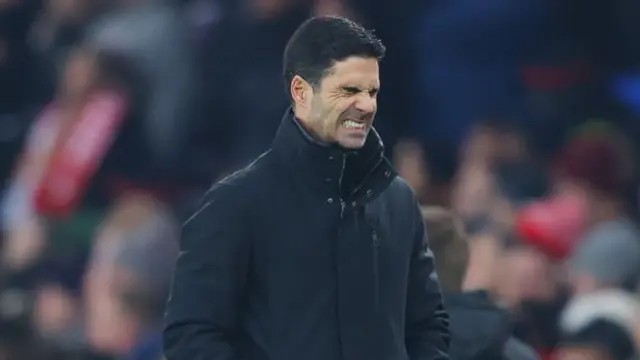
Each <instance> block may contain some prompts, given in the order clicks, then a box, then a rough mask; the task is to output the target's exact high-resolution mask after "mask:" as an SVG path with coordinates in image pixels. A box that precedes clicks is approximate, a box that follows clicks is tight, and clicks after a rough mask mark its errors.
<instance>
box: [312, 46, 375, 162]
mask: <svg viewBox="0 0 640 360" xmlns="http://www.w3.org/2000/svg"><path fill="white" fill-rule="evenodd" d="M379 89H380V76H379V67H378V60H377V59H375V58H362V57H355V56H354V57H349V58H347V59H345V60H343V61H339V62H336V63H335V64H334V65H333V67H332V68H331V69H330V71H328V72H327V75H325V76H324V78H323V79H322V80H321V82H320V86H318V87H317V89H316V90H315V91H313V90H312V91H311V93H312V96H311V98H310V105H309V113H308V118H309V123H310V124H312V125H311V126H312V127H313V128H314V131H315V132H316V135H318V136H320V137H321V139H322V140H324V141H327V142H330V143H338V144H339V145H340V146H342V147H344V148H347V149H359V148H361V147H362V146H363V145H364V143H365V141H366V139H367V135H368V134H369V131H370V130H371V127H372V125H373V120H374V117H375V114H376V110H377V96H378V92H379Z"/></svg>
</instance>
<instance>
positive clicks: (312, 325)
mask: <svg viewBox="0 0 640 360" xmlns="http://www.w3.org/2000/svg"><path fill="white" fill-rule="evenodd" d="M382 152H383V147H382V142H381V141H380V138H379V136H378V135H377V133H375V131H372V133H371V135H370V136H369V137H368V139H367V142H366V144H365V146H364V147H363V149H361V150H360V151H357V152H353V153H346V152H344V151H342V150H340V149H338V148H336V147H333V146H328V145H327V146H325V145H322V144H320V143H318V142H315V141H314V140H312V139H311V137H310V136H309V135H308V134H307V133H306V132H304V131H303V130H302V128H301V127H300V126H299V125H298V123H297V121H296V120H294V117H293V115H292V113H291V112H288V113H287V114H286V115H285V117H284V119H283V121H282V125H281V126H280V129H279V130H278V133H277V135H276V138H275V141H274V143H273V147H272V149H271V150H270V151H268V152H266V153H265V154H264V155H262V156H261V157H259V158H258V159H257V160H256V161H254V162H253V163H252V164H251V165H249V166H248V167H246V168H245V169H243V170H240V171H239V172H237V173H235V174H234V175H231V176H230V177H228V178H226V179H224V180H222V181H221V182H219V183H218V184H216V185H214V186H213V188H212V189H211V190H210V191H209V192H208V193H207V194H206V195H205V198H204V202H203V206H202V208H201V209H200V210H199V211H198V212H197V213H196V214H195V215H193V217H191V219H189V220H188V221H187V223H186V224H185V228H184V234H183V238H182V244H181V255H180V257H179V259H178V262H177V265H176V269H175V274H174V276H175V280H174V283H173V288H172V293H171V296H170V298H169V302H168V309H167V314H166V328H165V332H164V335H165V354H166V357H167V359H168V360H232V359H233V360H239V359H242V360H444V359H448V355H447V352H448V342H449V334H448V318H447V315H446V313H445V312H444V310H443V306H442V299H441V294H440V287H439V283H438V280H437V277H436V275H435V273H434V264H433V257H432V255H431V252H430V251H428V250H427V248H426V244H425V242H424V227H423V224H422V218H421V215H420V212H419V208H418V205H417V203H416V199H415V197H414V195H413V192H412V191H411V189H410V188H409V186H408V185H407V184H406V183H405V182H404V181H403V180H401V179H400V178H399V177H398V176H397V175H396V173H395V172H394V170H393V168H392V167H391V165H390V164H389V162H388V161H387V160H386V159H385V158H384V157H383V155H382Z"/></svg>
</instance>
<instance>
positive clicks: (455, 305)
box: [445, 291, 539, 360]
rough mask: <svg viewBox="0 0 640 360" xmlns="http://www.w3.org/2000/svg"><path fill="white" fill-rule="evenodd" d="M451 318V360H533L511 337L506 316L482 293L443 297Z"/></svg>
mask: <svg viewBox="0 0 640 360" xmlns="http://www.w3.org/2000/svg"><path fill="white" fill-rule="evenodd" d="M445 304H446V306H447V312H448V313H449V314H450V316H451V351H450V357H451V359H452V360H537V359H539V357H538V355H537V354H536V353H535V352H534V350H533V349H532V348H531V347H530V346H528V345H526V344H525V343H523V342H521V341H519V340H517V339H516V338H514V337H512V336H511V330H512V326H511V320H510V316H509V313H508V312H507V311H505V310H503V309H501V308H499V307H498V306H497V305H496V304H495V303H494V302H493V301H492V300H491V299H490V298H489V295H488V294H487V293H486V292H484V291H474V292H463V293H459V294H451V295H445Z"/></svg>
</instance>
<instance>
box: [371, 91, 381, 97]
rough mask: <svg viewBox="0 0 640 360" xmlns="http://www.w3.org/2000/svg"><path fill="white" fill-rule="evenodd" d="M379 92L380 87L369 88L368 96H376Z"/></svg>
mask: <svg viewBox="0 0 640 360" xmlns="http://www.w3.org/2000/svg"><path fill="white" fill-rule="evenodd" d="M379 92H380V89H371V90H369V96H371V97H376V96H378V93H379Z"/></svg>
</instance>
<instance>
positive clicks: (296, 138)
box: [272, 108, 395, 191]
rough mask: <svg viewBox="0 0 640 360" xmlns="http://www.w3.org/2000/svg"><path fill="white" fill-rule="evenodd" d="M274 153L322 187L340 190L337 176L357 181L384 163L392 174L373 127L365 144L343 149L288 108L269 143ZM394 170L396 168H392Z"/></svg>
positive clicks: (381, 144) (344, 179) (389, 175)
mask: <svg viewBox="0 0 640 360" xmlns="http://www.w3.org/2000/svg"><path fill="white" fill-rule="evenodd" d="M272 149H273V152H274V155H276V157H277V158H278V159H280V160H282V162H283V163H284V165H285V166H287V167H289V168H290V169H291V170H293V171H295V172H297V173H300V175H301V176H304V177H306V179H305V181H307V182H308V183H315V184H316V185H319V184H322V185H321V186H322V187H324V188H325V189H327V190H328V189H332V190H335V191H340V184H339V182H340V179H342V180H343V185H344V181H349V182H352V183H357V182H360V181H365V180H366V178H367V177H369V176H370V175H372V173H373V172H375V171H374V170H375V169H376V167H379V165H383V166H384V167H385V169H387V168H388V169H387V171H386V174H387V175H386V177H391V174H392V171H389V170H392V169H391V166H390V164H388V162H387V161H386V159H385V158H384V145H383V143H382V140H381V139H380V136H379V135H378V133H377V132H376V130H375V129H371V131H370V132H369V136H368V137H367V140H366V141H365V145H364V146H363V147H362V148H361V149H359V150H353V151H352V150H348V149H344V148H342V147H340V146H338V145H336V144H327V143H323V142H321V141H319V140H317V139H316V138H314V137H313V136H312V135H311V134H310V133H309V132H307V131H306V130H305V129H304V128H303V127H302V125H301V124H300V123H299V120H297V119H296V118H295V116H294V114H293V110H292V109H291V108H289V109H288V110H287V111H286V112H285V115H284V117H283V118H282V122H281V124H280V128H279V129H278V132H277V133H276V137H275V139H274V142H273V146H272ZM393 174H395V172H393Z"/></svg>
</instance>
